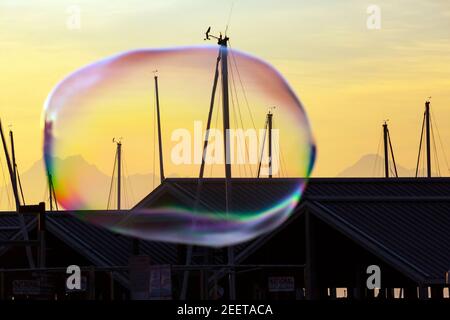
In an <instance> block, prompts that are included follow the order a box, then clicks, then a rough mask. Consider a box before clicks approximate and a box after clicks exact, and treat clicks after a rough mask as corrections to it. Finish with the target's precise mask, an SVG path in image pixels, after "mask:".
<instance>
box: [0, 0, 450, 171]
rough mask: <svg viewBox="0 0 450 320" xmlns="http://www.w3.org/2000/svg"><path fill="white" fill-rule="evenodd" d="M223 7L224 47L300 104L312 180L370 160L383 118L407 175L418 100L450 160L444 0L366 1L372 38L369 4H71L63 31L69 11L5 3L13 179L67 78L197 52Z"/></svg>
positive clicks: (5, 108)
mask: <svg viewBox="0 0 450 320" xmlns="http://www.w3.org/2000/svg"><path fill="white" fill-rule="evenodd" d="M232 2H234V7H233V11H232V15H231V19H230V27H229V34H230V36H231V45H232V47H234V48H239V49H240V50H244V51H247V52H249V53H252V54H254V55H256V56H259V57H261V58H263V59H265V60H267V61H268V62H270V63H271V64H272V65H274V66H275V67H276V68H278V69H279V70H280V71H281V73H282V74H283V75H284V76H285V77H286V79H287V80H288V81H289V82H290V84H291V86H292V87H293V89H294V91H295V92H296V93H297V95H298V96H299V97H300V99H301V100H302V102H303V103H304V104H305V107H306V110H307V113H308V116H309V118H310V121H311V124H312V128H313V132H314V136H315V138H316V142H317V146H318V157H317V163H316V167H315V170H314V172H313V175H314V176H335V175H337V174H338V173H339V172H340V171H342V170H343V169H344V168H346V167H348V166H349V165H351V164H353V163H354V162H355V161H356V160H358V159H359V158H360V157H361V156H362V155H364V154H368V153H376V151H377V145H378V141H379V137H380V132H381V124H382V121H383V120H384V119H389V120H390V122H389V125H390V128H391V135H392V139H393V143H394V147H395V151H396V159H397V161H398V163H401V164H402V165H403V166H405V167H407V168H413V167H414V166H415V161H416V155H417V147H418V146H417V145H418V140H419V135H420V132H419V130H420V125H421V117H422V112H423V103H424V101H425V99H426V97H428V96H432V97H433V98H432V108H433V112H434V115H435V118H436V120H437V125H438V126H439V130H440V135H441V137H442V140H443V142H444V148H445V149H447V153H450V152H448V148H449V146H450V126H448V123H447V122H448V119H450V89H449V88H450V43H449V41H448V39H449V38H450V3H449V2H448V1H445V0H435V1H427V0H410V1H406V0H402V1H395V3H393V1H387V0H380V1H376V4H378V5H379V6H380V8H381V29H380V30H368V29H367V27H366V20H367V17H368V14H367V13H366V9H367V7H368V5H369V4H372V3H373V2H374V1H357V0H343V1H326V0H320V1H314V2H312V1H309V2H305V1H303V2H301V1H282V2H280V1H268V0H263V1H256V0H248V1H245V0H241V1H237V0H236V1H220V2H217V1H203V0H199V1H181V0H160V1H143V0H142V1H138V0H130V1H126V2H123V1H107V0H102V1H87V0H80V1H77V4H78V5H79V9H80V10H81V11H80V29H71V28H68V26H67V22H68V19H69V18H70V14H71V12H72V13H73V11H71V10H72V9H73V8H72V9H70V6H71V5H72V4H73V1H67V0H54V1H51V0H43V1H39V2H37V1H32V0H14V1H12V0H4V1H2V2H1V3H0V46H1V48H2V54H1V55H0V65H1V66H2V73H1V75H0V88H1V93H2V94H1V95H0V116H1V118H2V120H3V123H4V126H5V127H7V126H8V125H9V124H12V126H13V128H14V131H15V135H16V143H17V157H18V159H19V160H18V163H19V166H20V168H21V171H25V170H27V168H29V167H30V166H31V165H32V164H33V163H34V162H35V161H36V160H38V159H40V158H41V156H42V130H41V123H40V119H41V112H42V108H43V104H44V101H45V99H46V97H47V95H48V93H49V92H50V90H51V89H52V88H53V87H54V86H55V85H56V84H57V83H58V82H59V81H60V80H61V79H63V78H64V77H65V76H66V75H67V74H69V73H71V72H73V71H74V70H76V69H78V68H80V67H81V66H84V65H86V64H88V63H91V62H93V61H96V60H99V59H101V58H103V57H105V56H109V55H112V54H115V53H117V52H121V51H125V50H129V49H135V48H143V47H171V46H177V45H195V44H203V32H204V30H205V29H206V27H208V26H209V25H212V26H213V29H216V30H217V29H219V30H220V29H222V30H223V29H224V28H225V24H226V22H227V20H228V19H229V13H230V7H231V3H232ZM68 10H69V11H68ZM111 147H113V146H111ZM441 160H442V167H445V165H444V161H443V157H442V158H441ZM130 171H133V168H131V169H130ZM134 171H139V170H137V169H136V170H134ZM105 173H107V174H109V173H108V172H105Z"/></svg>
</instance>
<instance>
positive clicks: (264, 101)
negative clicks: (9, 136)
mask: <svg viewBox="0 0 450 320" xmlns="http://www.w3.org/2000/svg"><path fill="white" fill-rule="evenodd" d="M218 55H219V47H218V46H199V47H182V48H171V49H141V50H134V51H129V52H125V53H121V54H118V55H114V56H111V57H108V58H105V59H103V60H100V61H97V62H94V63H92V64H90V65H88V66H85V67H83V68H81V69H79V70H77V71H75V72H74V73H72V74H70V75H69V76H67V77H66V78H65V79H63V80H62V81H61V82H60V83H59V84H58V85H57V86H56V87H55V88H54V89H53V91H52V92H51V93H50V95H49V96H48V98H47V101H46V104H45V110H44V156H45V162H46V166H47V170H48V172H49V174H50V175H51V178H52V183H53V186H54V190H55V196H56V199H57V201H58V203H59V205H60V207H62V208H63V209H65V210H70V211H71V212H73V214H74V215H76V216H77V217H79V218H80V219H83V220H85V221H89V222H92V223H95V224H97V225H100V226H103V227H106V228H108V229H110V230H113V231H116V232H119V233H121V234H125V235H131V236H135V237H138V238H142V239H147V240H156V241H169V242H176V243H185V244H196V245H206V246H215V247H220V246H226V245H231V244H237V243H240V242H243V241H248V240H250V239H252V238H254V237H256V236H258V235H261V234H262V233H265V232H270V231H271V230H273V229H275V228H276V227H278V226H280V225H281V224H282V223H283V222H284V221H285V220H286V219H287V218H288V217H289V216H290V215H291V214H292V212H293V210H294V208H295V207H296V205H297V204H298V201H299V200H300V198H301V194H302V192H303V190H304V188H305V186H306V183H307V179H308V177H309V175H310V173H311V170H312V167H313V163H314V156H315V145H314V140H313V136H312V133H311V129H310V126H309V122H308V119H307V116H306V114H305V110H304V109H303V106H302V104H301V102H300V101H299V99H298V98H297V96H296V95H295V93H294V92H293V91H292V89H291V88H290V86H289V85H288V83H287V82H286V80H285V79H284V78H283V77H282V76H281V75H280V73H279V72H277V71H276V70H275V69H274V68H273V67H272V66H270V65H269V64H267V63H265V62H264V61H262V60H260V59H258V58H255V57H253V56H250V55H248V54H246V53H243V52H240V51H237V50H234V49H227V58H228V59H227V62H228V67H227V69H226V70H227V73H226V75H227V76H228V80H227V81H228V86H224V83H226V82H225V81H226V79H224V74H222V73H223V72H222V70H223V68H222V63H223V60H224V59H219V63H218V65H217V61H218ZM216 65H217V66H218V77H217V80H218V81H217V86H216V89H215V95H214V98H213V99H212V92H213V83H214V78H215V71H216ZM155 77H157V82H158V97H159V106H160V120H161V140H162V155H163V163H164V174H165V180H163V181H161V179H160V165H159V152H158V149H159V144H158V127H157V113H156V105H157V95H156V89H155ZM227 93H228V106H229V113H228V114H229V128H230V130H229V131H228V134H229V140H228V141H231V143H230V148H229V153H228V154H229V155H230V168H231V179H228V180H225V179H224V177H225V163H224V162H225V161H224V158H225V156H224V154H225V149H224V140H225V139H224V132H223V128H224V113H223V111H224V108H223V106H224V105H225V103H226V102H224V100H225V99H224V97H226V95H227ZM211 102H213V103H212V105H213V108H212V112H211V114H210V110H211V109H210V107H211ZM209 114H210V117H208V115H209ZM268 114H269V115H268ZM208 118H210V129H211V130H210V131H209V140H208V147H207V149H206V152H205V165H204V171H203V179H201V180H199V179H198V177H199V174H200V167H201V162H202V161H201V159H202V154H203V150H204V149H203V147H204V140H205V135H206V128H207V123H208ZM269 118H270V119H271V121H270V123H271V126H272V131H271V135H270V136H271V141H272V145H271V148H269V143H268V141H269V134H268V128H269ZM113 139H114V141H113ZM118 141H120V143H121V159H120V161H117V154H116V152H117V142H118ZM269 150H270V151H269ZM269 152H271V155H272V158H271V160H270V159H269ZM270 163H271V164H272V166H271V167H270ZM119 164H120V171H121V184H120V188H119V186H118V184H117V181H118V168H119ZM270 168H271V169H270ZM269 175H271V176H272V178H270V177H269ZM119 190H120V199H121V207H120V209H121V211H115V210H114V209H116V208H118V202H119V200H118V198H119ZM106 209H109V210H111V211H105V210H106Z"/></svg>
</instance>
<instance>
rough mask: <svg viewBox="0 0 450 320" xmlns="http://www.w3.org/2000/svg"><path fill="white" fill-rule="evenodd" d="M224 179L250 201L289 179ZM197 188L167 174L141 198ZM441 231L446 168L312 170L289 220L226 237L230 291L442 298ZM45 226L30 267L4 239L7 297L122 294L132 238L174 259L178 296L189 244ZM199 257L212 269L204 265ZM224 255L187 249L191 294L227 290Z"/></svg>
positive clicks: (4, 218) (166, 199)
mask: <svg viewBox="0 0 450 320" xmlns="http://www.w3.org/2000/svg"><path fill="white" fill-rule="evenodd" d="M232 183H233V188H234V189H233V190H234V191H235V190H239V193H240V194H241V197H242V199H245V202H241V203H236V204H234V205H241V206H242V207H243V208H244V207H245V208H249V207H252V206H255V205H256V206H258V203H261V202H264V201H268V199H271V198H274V197H276V195H277V193H280V192H283V191H284V190H286V188H289V187H290V186H291V184H292V180H290V179H233V181H232ZM203 188H204V190H205V192H207V195H208V196H207V197H205V198H204V201H205V205H208V206H212V207H217V206H220V204H221V203H223V202H224V201H223V197H224V196H223V188H224V182H223V179H205V180H204V185H203ZM196 189H197V180H196V179H166V180H164V182H163V183H162V185H161V186H159V187H158V188H157V189H155V190H154V191H153V192H152V193H151V194H150V195H148V196H147V197H146V198H145V199H143V200H142V201H141V202H140V203H139V204H138V206H139V207H157V206H159V205H163V204H167V203H172V204H173V203H176V204H186V203H190V202H191V201H195V195H196ZM91 214H98V215H100V214H110V213H105V212H92V213H91ZM116 214H117V213H116ZM15 215H17V214H16V213H2V214H0V239H1V240H14V239H16V240H17V239H21V234H20V232H19V230H16V229H15V228H14V227H13V226H15V225H17V222H16V219H17V217H16V216H15ZM119 215H120V213H119ZM26 223H27V226H28V229H29V230H30V238H34V237H35V235H36V234H35V233H36V218H34V217H32V216H27V217H26ZM448 230H450V179H447V178H433V179H409V178H400V179H379V178H377V179H320V178H319V179H317V178H316V179H311V181H310V183H309V185H308V187H307V189H306V192H305V194H304V196H303V198H302V201H301V202H300V204H299V205H298V206H297V208H296V210H295V212H294V213H293V215H292V216H291V217H290V218H289V220H288V221H287V222H286V223H285V224H283V225H282V226H281V227H280V228H278V229H276V230H275V231H274V232H272V233H270V234H266V235H263V236H261V237H259V238H257V239H254V240H252V241H250V242H247V243H244V244H240V245H237V246H235V247H234V256H235V264H236V268H235V271H236V297H237V299H334V298H336V296H337V294H336V293H337V292H341V293H342V292H344V291H345V293H346V296H347V298H348V299H392V298H394V289H397V290H396V293H395V294H396V295H398V294H399V292H401V295H402V296H403V297H404V298H407V299H419V298H420V299H427V298H433V299H440V298H443V297H444V289H445V290H448V282H447V277H448V271H449V270H450V233H449V232H448ZM46 233H47V237H46V258H47V259H46V269H45V272H39V270H24V269H27V268H28V265H27V259H26V256H25V249H24V247H11V246H10V247H6V246H3V247H2V248H1V249H0V275H1V277H0V290H1V297H2V298H3V299H10V298H12V296H14V297H15V298H16V299H17V298H27V297H28V298H36V297H46V298H50V299H54V298H58V299H80V298H81V299H94V298H95V299H112V298H114V299H129V298H130V276H129V270H128V265H129V259H130V257H131V256H132V254H133V245H134V246H135V247H136V245H137V246H138V247H139V248H138V249H139V254H141V255H147V256H149V257H150V263H151V264H152V265H170V266H171V279H172V286H171V287H172V293H171V296H172V298H173V299H178V298H179V297H180V294H181V290H182V286H183V276H184V274H185V271H186V266H185V263H186V252H187V247H186V246H182V245H175V244H167V243H160V242H149V241H143V240H141V241H139V242H138V243H136V242H133V239H131V238H129V237H125V236H122V235H118V234H115V233H113V232H111V231H108V230H106V229H103V228H99V227H96V226H94V225H92V224H88V223H86V222H83V221H81V220H79V219H77V218H75V217H73V216H72V215H71V214H70V213H68V212H52V213H47V221H46ZM135 249H136V248H135ZM195 252H197V253H198V252H200V253H201V252H202V250H197V251H195ZM205 256H207V257H208V263H207V264H208V265H210V267H208V268H203V267H202V265H204V264H206V263H205ZM226 263H227V262H226V252H225V250H215V249H209V250H208V254H207V255H205V254H203V255H202V254H194V255H193V257H192V262H191V265H190V266H189V270H190V272H189V281H188V286H187V290H188V294H187V297H188V299H199V298H204V299H206V298H207V299H213V298H215V299H227V290H228V282H227V280H226V276H227V269H226V267H225V266H224V265H226ZM72 264H75V265H79V266H81V267H82V274H83V276H85V278H86V282H87V289H86V290H85V291H82V292H78V293H67V292H66V290H65V287H64V284H65V278H66V274H65V268H66V267H67V266H68V265H72ZM211 265H213V266H211ZM214 265H215V266H216V267H214ZM370 265H377V266H379V267H380V269H381V289H380V290H379V293H378V292H377V296H376V298H375V297H374V295H375V292H374V290H369V289H367V287H366V280H367V278H368V276H369V275H368V274H367V272H366V270H367V267H368V266H370ZM17 269H20V270H17ZM205 273H206V276H205ZM43 274H45V275H46V276H45V277H44V276H43ZM37 278H39V279H42V278H45V279H46V281H47V282H48V283H50V285H48V288H46V290H43V292H42V293H39V294H36V293H33V294H30V295H26V294H22V295H20V294H19V295H17V294H14V290H13V289H14V288H13V281H14V280H26V279H37ZM283 281H285V282H287V285H286V286H284V287H282V288H281V290H280V287H277V285H279V284H280V283H281V282H283ZM44 282H45V281H43V283H44ZM47 282H46V283H47ZM274 283H275V285H274ZM338 288H339V289H338ZM337 289H338V290H337ZM377 291H378V290H377ZM447 292H448V291H447Z"/></svg>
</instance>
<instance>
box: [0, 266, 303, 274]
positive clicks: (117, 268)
mask: <svg viewBox="0 0 450 320" xmlns="http://www.w3.org/2000/svg"><path fill="white" fill-rule="evenodd" d="M156 266H157V265H150V267H156ZM170 267H171V269H172V270H175V271H180V270H202V269H223V268H235V269H245V268H304V267H305V265H304V264H284V265H282V264H241V265H234V266H233V265H232V266H230V265H228V264H212V265H183V264H181V265H180V264H178V265H170ZM80 269H81V271H90V270H92V267H91V266H84V267H80ZM94 270H95V271H99V272H101V271H128V270H129V266H104V267H94ZM30 271H41V272H66V268H61V267H60V268H43V269H40V268H27V269H0V272H30Z"/></svg>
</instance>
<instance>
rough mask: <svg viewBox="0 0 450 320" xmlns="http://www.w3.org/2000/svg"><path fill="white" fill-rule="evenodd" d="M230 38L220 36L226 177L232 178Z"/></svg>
mask: <svg viewBox="0 0 450 320" xmlns="http://www.w3.org/2000/svg"><path fill="white" fill-rule="evenodd" d="M228 40H229V38H228V37H227V36H225V37H224V38H222V37H220V38H219V41H218V43H219V45H220V60H221V67H222V68H221V71H222V105H223V136H224V149H225V150H224V151H225V178H226V179H227V180H229V179H231V149H230V110H229V101H228Z"/></svg>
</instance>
